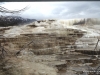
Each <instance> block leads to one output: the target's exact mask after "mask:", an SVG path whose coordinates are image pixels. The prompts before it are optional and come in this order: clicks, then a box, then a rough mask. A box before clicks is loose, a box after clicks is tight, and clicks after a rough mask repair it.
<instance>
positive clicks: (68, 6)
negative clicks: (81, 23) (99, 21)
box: [2, 1, 100, 19]
mask: <svg viewBox="0 0 100 75" xmlns="http://www.w3.org/2000/svg"><path fill="white" fill-rule="evenodd" d="M27 5H29V9H28V10H26V11H25V12H22V13H21V14H16V15H18V16H21V17H25V18H33V19H74V18H100V1H75V2H74V1H62V2H61V1H60V2H6V3H4V4H2V6H4V7H6V8H7V9H9V10H18V9H22V8H24V7H25V6H27ZM4 15H7V14H4ZM11 15H12V14H11Z"/></svg>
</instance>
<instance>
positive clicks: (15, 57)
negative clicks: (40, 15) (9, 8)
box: [0, 19, 100, 75]
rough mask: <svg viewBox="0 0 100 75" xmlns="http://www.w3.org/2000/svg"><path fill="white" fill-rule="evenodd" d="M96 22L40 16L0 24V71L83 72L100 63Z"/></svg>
mask: <svg viewBox="0 0 100 75" xmlns="http://www.w3.org/2000/svg"><path fill="white" fill-rule="evenodd" d="M99 22H100V21H99V19H76V20H74V19H73V20H68V21H67V20H42V21H37V22H34V23H31V24H29V25H24V26H13V27H2V28H0V32H1V35H0V56H1V63H0V75H75V74H76V75H78V74H80V75H81V74H84V75H85V74H86V72H83V71H88V70H89V69H90V68H91V67H92V68H96V67H98V66H99V65H100V64H99V63H100V61H99V53H100V52H99V47H98V46H99V41H98V39H99V36H100V34H99V32H100V31H99V28H98V26H99ZM96 45H97V46H96ZM16 53H17V54H16ZM12 70H13V71H12ZM89 74H90V73H88V74H87V75H89ZM95 74H96V73H95ZM91 75H92V74H91Z"/></svg>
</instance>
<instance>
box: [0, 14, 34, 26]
mask: <svg viewBox="0 0 100 75" xmlns="http://www.w3.org/2000/svg"><path fill="white" fill-rule="evenodd" d="M34 21H36V20H35V19H26V18H22V17H19V16H2V15H1V16H0V27H5V26H6V27H7V26H15V25H24V24H27V23H31V22H34Z"/></svg>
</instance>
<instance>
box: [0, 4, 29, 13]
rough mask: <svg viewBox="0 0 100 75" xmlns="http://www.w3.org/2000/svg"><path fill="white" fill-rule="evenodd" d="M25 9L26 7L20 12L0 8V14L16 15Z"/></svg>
mask: <svg viewBox="0 0 100 75" xmlns="http://www.w3.org/2000/svg"><path fill="white" fill-rule="evenodd" d="M27 9H28V6H26V7H25V8H23V9H21V10H17V11H13V10H8V9H6V8H5V7H2V6H0V12H1V13H13V14H16V13H21V12H22V11H25V10H27Z"/></svg>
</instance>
